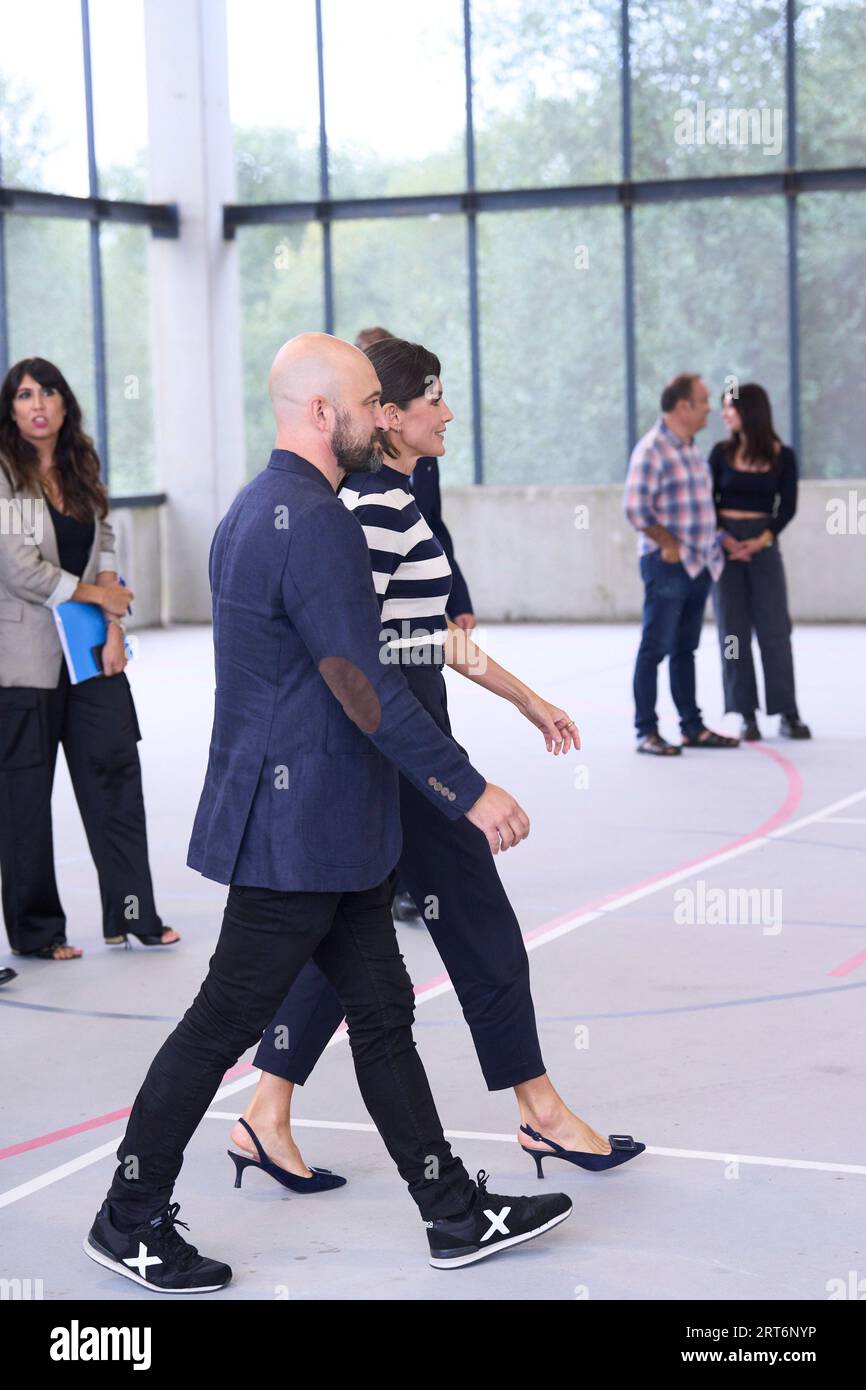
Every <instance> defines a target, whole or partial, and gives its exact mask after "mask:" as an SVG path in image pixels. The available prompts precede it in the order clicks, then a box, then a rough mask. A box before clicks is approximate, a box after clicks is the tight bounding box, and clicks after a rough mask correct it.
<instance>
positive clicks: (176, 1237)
mask: <svg viewBox="0 0 866 1390" xmlns="http://www.w3.org/2000/svg"><path fill="white" fill-rule="evenodd" d="M179 1211H180V1202H172V1203H171V1205H170V1206H168V1207H166V1209H165V1211H164V1212H162V1214H161V1215H160V1216H156V1217H154V1219H153V1220H152V1221H151V1222H150V1223H149V1225H150V1228H151V1230H152V1231H153V1232H154V1234H155V1236H156V1238H157V1241H158V1243H159V1244H160V1246H161V1247H162V1249H163V1250H164V1252H165V1253H166V1254H167V1255H169V1256H170V1257H171V1259H172V1261H173V1262H174V1263H175V1264H176V1265H177V1266H178V1268H179V1269H184V1268H188V1267H189V1266H190V1265H192V1264H194V1263H195V1261H196V1260H197V1259H198V1250H197V1249H196V1247H195V1246H194V1245H190V1244H189V1242H188V1241H186V1240H184V1238H183V1236H182V1235H181V1234H180V1231H178V1230H176V1227H177V1226H183V1228H184V1230H185V1231H188V1230H189V1226H188V1224H187V1222H186V1221H179V1220H178V1215H177V1214H178V1212H179Z"/></svg>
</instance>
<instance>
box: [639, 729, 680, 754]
mask: <svg viewBox="0 0 866 1390" xmlns="http://www.w3.org/2000/svg"><path fill="white" fill-rule="evenodd" d="M636 752H638V753H650V754H652V756H653V757H656V758H670V757H678V756H679V752H680V750H679V748H678V746H677V744H675V743H668V741H667V739H666V738H662V736H661V734H646V735H645V737H644V738H642V739H641V741H640V743H639V744H638V746H637V749H636Z"/></svg>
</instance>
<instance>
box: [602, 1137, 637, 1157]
mask: <svg viewBox="0 0 866 1390" xmlns="http://www.w3.org/2000/svg"><path fill="white" fill-rule="evenodd" d="M607 1137H608V1139H609V1140H610V1147H611V1148H612V1149H614V1150H617V1151H621V1152H622V1153H631V1151H632V1149H634V1148H636V1145H635V1142H634V1139H633V1137H632V1136H631V1135H630V1134H609V1135H608V1136H607Z"/></svg>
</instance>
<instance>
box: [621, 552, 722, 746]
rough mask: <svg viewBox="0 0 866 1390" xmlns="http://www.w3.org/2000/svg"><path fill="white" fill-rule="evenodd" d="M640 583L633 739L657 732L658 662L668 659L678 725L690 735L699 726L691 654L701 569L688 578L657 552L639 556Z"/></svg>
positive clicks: (700, 616)
mask: <svg viewBox="0 0 866 1390" xmlns="http://www.w3.org/2000/svg"><path fill="white" fill-rule="evenodd" d="M640 572H641V577H642V579H643V582H644V605H643V632H642V634H641V641H640V647H639V648H638V654H637V661H636V662H635V668H634V703H635V727H636V729H637V736H638V738H646V736H647V735H648V734H655V733H657V732H658V719H657V716H656V697H657V694H658V668H659V662H660V661H662V660H663V659H664V657H668V659H669V662H668V671H669V674H670V682H671V695H672V696H673V701H674V704H675V705H676V707H677V712H678V713H679V716H680V728H681V729H682V732H683V734H684V735H685V736H686V737H687V738H689V737H691V736H692V735H693V734H699V733H700V731H701V729H702V728H703V722H704V721H703V719H702V718H701V711H700V709H699V708H698V704H697V698H696V694H695V652H696V650H697V647H698V643H699V642H700V640H701V628H702V625H703V621H704V609H705V608H706V606H707V594H708V593H709V589H710V575H709V571H708V570H706V569H703V570H701V572H700V574H699V575H697V576H696V577H695V578H694V579H692V578H691V577H690V576H689V574H688V573H687V571H686V570H685V568H684V567H683V565H682V564H681V563H680V562H679V561H678V562H677V564H675V565H671V564H668V562H667V561H666V560H663V559H662V557H661V551H659V550H653V551H651V552H650V553H649V554H648V555H642V556H641V559H640Z"/></svg>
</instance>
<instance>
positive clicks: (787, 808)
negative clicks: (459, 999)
mask: <svg viewBox="0 0 866 1390" xmlns="http://www.w3.org/2000/svg"><path fill="white" fill-rule="evenodd" d="M748 751H750V752H752V753H762V754H763V755H764V757H765V758H770V759H771V761H772V762H774V763H776V765H777V766H778V767H780V768H781V769H782V772H783V773H784V774H785V778H786V781H787V784H788V789H787V792H786V794H785V798H784V800H783V801H782V803H781V805H780V806H779V808H778V809H777V810H776V811H774V812H773V814H772V815H771V816H770V817H769V819H767V820H765V821H762V822H761V824H760V825H758V826H756V827H755V829H754V830H750V831H749V832H748V833H747V834H746V835H740V836H738V837H737V839H735V840H730V841H729V842H728V843H727V844H725V845H722V846H721V847H720V848H719V849H717V850H715V851H714V852H713V854H711V855H705V854H701V855H698V856H697V858H695V859H685V860H683V862H682V863H681V864H675V865H674V866H673V867H672V868H669V869H660V870H659V872H658V873H655V874H650V875H649V876H648V877H647V878H641V879H638V880H637V881H636V882H635V883H632V884H629V885H628V886H627V887H625V888H617V889H615V890H614V891H613V892H611V893H605V894H604V895H603V896H602V897H600V898H593V899H592V900H591V901H590V902H586V903H581V905H580V906H579V907H575V908H572V910H571V911H570V912H564V913H563V914H562V916H560V917H553V918H551V920H550V921H549V922H543V923H542V924H541V926H540V927H533V929H532V931H527V932H524V933H523V939H524V941H533V940H534V939H535V937H537V936H543V935H544V934H545V933H546V932H549V931H552V930H553V929H554V928H555V927H559V926H562V924H563V923H564V922H570V921H571V920H572V918H574V917H582V916H583V915H584V914H585V913H587V912H593V911H595V910H597V909H599V908H602V907H604V906H605V905H606V904H607V903H609V902H614V901H615V900H616V899H618V898H624V897H627V896H628V894H629V893H636V892H638V891H639V890H640V889H642V888H649V887H650V886H651V885H652V884H653V883H658V882H660V881H661V880H662V879H666V878H668V877H669V876H670V875H671V874H677V873H682V872H684V871H685V870H686V869H691V868H693V867H697V866H698V865H700V866H701V867H702V868H703V867H706V868H712V863H713V859H714V858H715V857H716V856H717V855H718V856H720V855H723V854H729V853H730V851H731V850H733V849H739V848H740V847H741V846H742V845H748V844H751V843H752V842H753V841H754V840H760V839H762V838H763V837H764V836H765V835H769V834H770V832H771V831H773V830H778V828H779V826H780V825H783V824H784V823H785V821H788V820H790V819H791V817H792V816H793V814H794V812H795V811H796V809H797V807H798V806H799V804H800V802H801V801H802V799H803V779H802V777H801V776H800V773H799V772H798V770H797V768H796V767H795V766H794V764H793V763H792V762H791V760H790V758H786V757H785V755H784V754H783V753H777V752H776V750H775V749H774V748H759V747H755V746H754V745H752V746H751V748H750V749H749V750H748ZM707 756H710V755H709V754H708V755H707ZM448 982H449V976H448V974H447V973H446V972H443V973H442V974H441V975H437V976H435V978H434V979H432V980H426V981H425V983H424V984H423V985H419V986H417V987H416V990H415V993H416V995H419V994H422V993H423V992H425V991H427V990H429V989H435V988H436V987H437V986H439V985H444V984H447V983H448Z"/></svg>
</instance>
